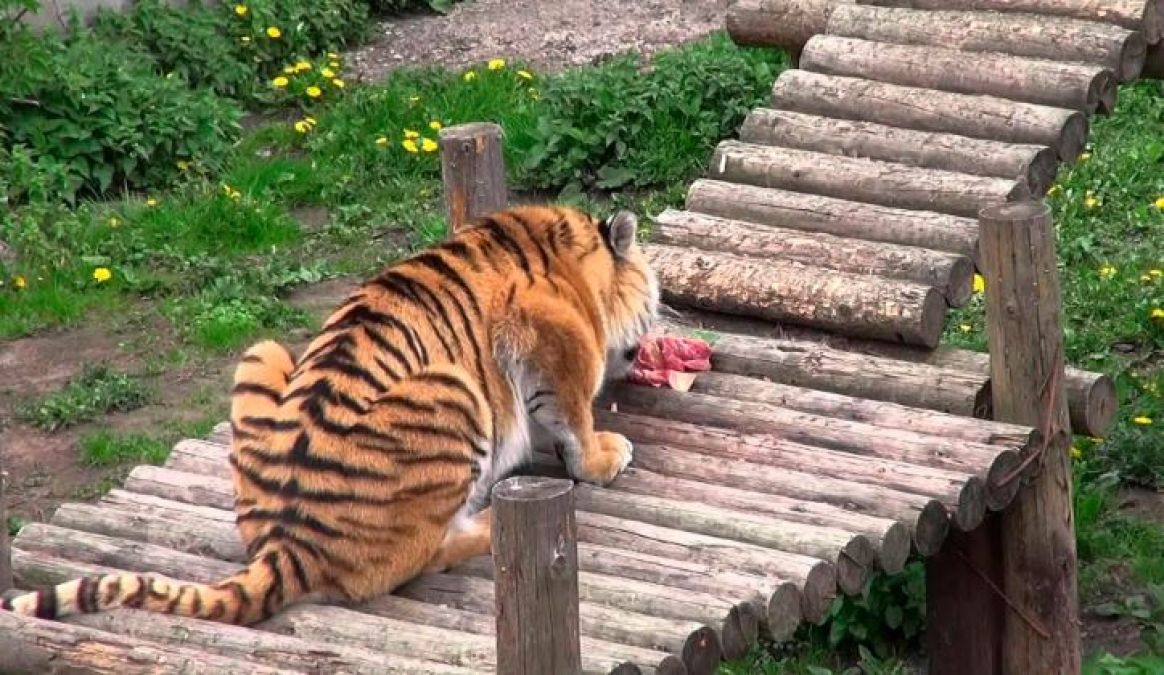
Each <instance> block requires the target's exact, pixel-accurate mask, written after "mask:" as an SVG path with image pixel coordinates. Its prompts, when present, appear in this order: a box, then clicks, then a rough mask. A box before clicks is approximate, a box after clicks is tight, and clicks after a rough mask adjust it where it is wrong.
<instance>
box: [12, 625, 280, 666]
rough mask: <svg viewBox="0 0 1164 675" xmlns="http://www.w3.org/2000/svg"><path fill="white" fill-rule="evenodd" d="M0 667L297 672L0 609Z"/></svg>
mask: <svg viewBox="0 0 1164 675" xmlns="http://www.w3.org/2000/svg"><path fill="white" fill-rule="evenodd" d="M0 672H5V673H63V672H75V673H93V674H98V673H101V674H107V675H138V674H140V675H159V674H163V673H165V674H169V673H174V674H177V673H183V674H190V675H199V674H205V675H276V674H284V673H286V674H288V675H290V674H291V673H297V672H301V671H300V670H298V669H293V670H292V669H281V668H272V667H269V666H264V665H260V664H257V663H248V662H246V661H240V660H238V659H231V658H226V657H222V656H218V655H214V654H208V653H206V652H201V651H197V650H194V649H187V648H183V647H176V646H173V645H168V646H166V647H161V646H159V645H156V644H152V643H150V642H147V641H145V640H139V639H136V638H130V637H125V636H123V635H117V634H114V633H106V632H104V631H100V630H94V629H92V628H89V627H87V626H75V625H70V624H66V623H61V622H58V621H47V620H43V619H34V618H31V617H24V616H18V615H16V614H13V613H11V612H0Z"/></svg>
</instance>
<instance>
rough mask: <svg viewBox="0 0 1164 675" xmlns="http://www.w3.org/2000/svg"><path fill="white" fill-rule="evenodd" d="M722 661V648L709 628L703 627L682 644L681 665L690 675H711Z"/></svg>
mask: <svg viewBox="0 0 1164 675" xmlns="http://www.w3.org/2000/svg"><path fill="white" fill-rule="evenodd" d="M722 660H723V647H722V646H721V645H720V643H719V637H718V636H717V635H716V634H715V631H714V630H712V629H711V628H709V627H707V626H704V627H702V628H700V629H699V630H697V631H695V632H694V633H692V634H691V635H689V636H687V641H686V642H684V643H683V665H685V666H687V672H688V673H691V675H712V674H713V673H715V671H716V669H718V668H719V662H720V661H722Z"/></svg>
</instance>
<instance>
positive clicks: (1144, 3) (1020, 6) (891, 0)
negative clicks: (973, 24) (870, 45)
mask: <svg viewBox="0 0 1164 675" xmlns="http://www.w3.org/2000/svg"><path fill="white" fill-rule="evenodd" d="M861 4H863V5H881V6H890V7H912V8H914V9H961V10H974V11H991V12H1025V13H1030V14H1047V15H1051V16H1066V17H1072V18H1075V19H1083V20H1085V21H1096V22H1101V23H1110V24H1114V25H1117V26H1123V27H1124V28H1128V29H1131V30H1142V31H1143V32H1144V37H1145V38H1146V39H1147V40H1148V43H1149V44H1155V43H1157V42H1159V41H1160V38H1161V37H1162V36H1164V11H1162V10H1161V3H1160V0H1104V1H1103V2H1096V0H861Z"/></svg>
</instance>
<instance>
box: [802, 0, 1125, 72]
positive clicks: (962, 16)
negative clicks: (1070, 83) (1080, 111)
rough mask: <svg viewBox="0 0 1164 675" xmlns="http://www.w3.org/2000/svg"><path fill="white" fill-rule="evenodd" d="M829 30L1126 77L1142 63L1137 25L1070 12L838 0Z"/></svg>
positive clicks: (841, 35) (841, 33)
mask: <svg viewBox="0 0 1164 675" xmlns="http://www.w3.org/2000/svg"><path fill="white" fill-rule="evenodd" d="M821 32H822V33H825V32H827V33H828V34H829V35H837V36H840V37H850V38H860V39H862V40H874V41H877V42H889V43H893V44H899V45H928V46H931V47H944V48H947V49H958V50H961V51H968V52H1002V53H1006V54H1013V55H1015V56H1025V57H1029V58H1036V59H1047V60H1050V61H1077V62H1082V63H1094V64H1098V65H1101V66H1104V67H1106V68H1108V69H1110V70H1111V71H1112V72H1114V73H1115V75H1116V77H1117V79H1118V80H1119V81H1120V82H1131V81H1133V80H1135V79H1136V78H1137V77H1139V75H1140V71H1141V69H1142V68H1143V65H1144V55H1145V51H1146V49H1147V41H1146V40H1145V39H1144V34H1143V33H1142V32H1140V31H1139V30H1129V29H1127V28H1122V27H1120V26H1115V25H1111V24H1106V23H1097V22H1095V21H1086V20H1081V19H1075V18H1069V17H1057V16H1047V15H1045V14H1044V15H1037V14H1025V13H1024V14H1019V13H999V12H982V11H963V10H926V11H922V10H915V9H906V8H898V7H876V6H872V7H871V6H867V5H838V6H837V7H836V9H835V11H833V13H832V14H831V16H830V17H829V25H828V30H827V31H821Z"/></svg>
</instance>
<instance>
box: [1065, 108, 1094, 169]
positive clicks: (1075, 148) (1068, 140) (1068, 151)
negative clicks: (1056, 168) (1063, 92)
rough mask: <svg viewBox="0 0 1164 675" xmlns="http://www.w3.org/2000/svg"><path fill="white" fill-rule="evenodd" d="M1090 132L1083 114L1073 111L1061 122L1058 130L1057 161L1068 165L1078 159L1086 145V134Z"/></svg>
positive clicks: (1085, 116)
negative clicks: (1061, 124)
mask: <svg viewBox="0 0 1164 675" xmlns="http://www.w3.org/2000/svg"><path fill="white" fill-rule="evenodd" d="M1090 130H1091V127H1090V125H1089V124H1088V122H1087V115H1086V114H1085V113H1082V112H1079V111H1075V112H1073V113H1071V114H1070V115H1068V116H1067V119H1065V120H1064V121H1063V126H1062V127H1060V128H1059V147H1058V148H1057V151H1058V153H1059V159H1060V160H1062V161H1063V162H1066V163H1068V164H1070V163H1072V162H1074V161H1075V160H1077V159H1079V155H1080V154H1082V153H1083V148H1084V147H1085V146H1086V145H1087V134H1088V133H1089V131H1090Z"/></svg>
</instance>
